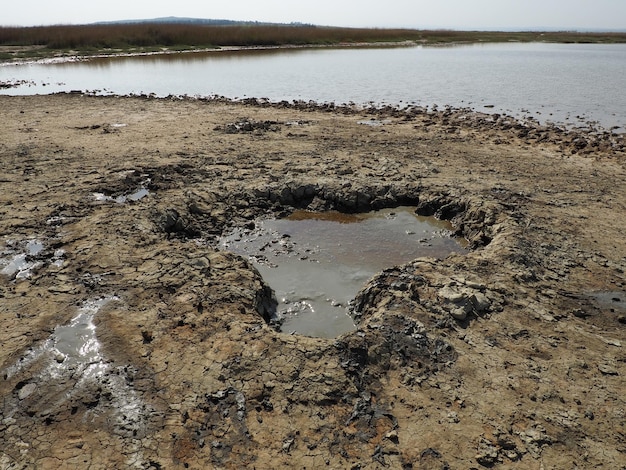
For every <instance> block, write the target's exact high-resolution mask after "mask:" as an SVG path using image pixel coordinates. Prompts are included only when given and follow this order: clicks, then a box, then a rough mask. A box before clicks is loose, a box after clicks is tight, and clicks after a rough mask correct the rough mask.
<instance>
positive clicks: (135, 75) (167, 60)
mask: <svg viewBox="0 0 626 470" xmlns="http://www.w3.org/2000/svg"><path fill="white" fill-rule="evenodd" d="M17 80H26V81H28V82H29V84H27V85H22V86H20V87H17V88H11V89H4V90H0V93H2V94H13V95H21V94H42V93H43V94H48V93H54V92H59V91H71V90H81V91H96V92H97V93H101V94H108V93H114V94H130V93H155V94H156V95H158V96H166V95H169V94H173V95H194V96H195V95H197V96H214V95H219V96H225V97H228V98H244V97H256V98H269V99H270V100H272V101H279V100H289V101H291V100H294V99H299V100H306V101H309V100H314V101H318V102H335V103H337V104H340V103H349V102H354V103H356V104H368V103H372V102H373V103H375V104H391V105H400V106H402V105H406V104H416V105H420V106H432V105H435V104H436V105H438V106H442V105H451V106H455V107H471V108H473V109H476V110H477V111H487V112H505V113H507V114H510V115H513V116H517V117H520V118H523V117H527V116H532V117H534V118H536V119H538V120H540V121H542V122H545V121H553V122H557V123H567V124H569V125H584V124H585V123H586V122H587V121H595V122H598V123H599V124H600V125H601V126H602V127H604V128H607V129H608V128H612V127H616V129H614V130H615V131H618V132H623V131H624V130H625V128H626V93H625V92H624V90H626V45H624V44H615V45H600V44H543V43H530V44H520V43H506V44H484V45H466V46H454V47H421V46H417V47H402V48H345V49H337V48H319V49H288V50H255V51H236V52H225V51H221V52H209V53H185V54H172V55H152V56H144V57H124V58H100V59H94V60H90V61H86V62H73V63H56V64H26V65H4V66H0V81H17ZM491 106H493V107H491Z"/></svg>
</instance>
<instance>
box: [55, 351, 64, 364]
mask: <svg viewBox="0 0 626 470" xmlns="http://www.w3.org/2000/svg"><path fill="white" fill-rule="evenodd" d="M54 360H55V361H57V363H59V364H62V363H63V362H64V361H65V355H64V354H61V353H58V354H57V355H56V356H54Z"/></svg>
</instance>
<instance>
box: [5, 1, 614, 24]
mask: <svg viewBox="0 0 626 470" xmlns="http://www.w3.org/2000/svg"><path fill="white" fill-rule="evenodd" d="M164 16H179V17H192V18H211V19H229V20H251V21H268V22H282V23H291V22H300V23H312V24H317V25H329V26H348V27H381V28H382V27H408V28H418V29H438V28H441V29H465V30H467V29H475V30H493V29H503V30H504V29H517V30H521V29H560V30H588V29H603V30H604V29H609V30H626V0H317V1H312V0H265V1H263V0H222V1H214V0H213V1H211V0H208V1H207V0H176V1H172V0H150V1H132V0H131V1H129V0H107V1H95V2H94V1H89V0H87V1H86V0H28V1H6V2H5V5H3V6H2V8H0V25H2V26H36V25H49V24H86V23H93V22H97V21H114V20H126V19H147V18H158V17H164Z"/></svg>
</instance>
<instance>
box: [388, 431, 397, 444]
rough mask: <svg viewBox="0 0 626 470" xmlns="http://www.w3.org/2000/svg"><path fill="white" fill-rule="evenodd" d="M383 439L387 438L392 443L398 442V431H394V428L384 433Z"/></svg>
mask: <svg viewBox="0 0 626 470" xmlns="http://www.w3.org/2000/svg"><path fill="white" fill-rule="evenodd" d="M385 439H389V440H390V441H391V442H394V443H396V444H397V443H398V431H396V430H395V429H393V430H391V431H389V432H388V433H387V434H385Z"/></svg>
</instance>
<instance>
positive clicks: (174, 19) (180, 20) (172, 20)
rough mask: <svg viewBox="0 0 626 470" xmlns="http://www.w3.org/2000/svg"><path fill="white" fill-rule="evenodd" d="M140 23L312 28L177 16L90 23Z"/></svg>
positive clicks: (299, 24)
mask: <svg viewBox="0 0 626 470" xmlns="http://www.w3.org/2000/svg"><path fill="white" fill-rule="evenodd" d="M142 23H160V24H193V25H210V26H260V25H263V26H277V25H280V26H314V25H312V24H306V23H269V22H260V21H233V20H223V19H208V18H184V17H179V16H165V17H162V18H152V19H141V20H117V21H98V22H97V23H92V24H95V25H109V24H142Z"/></svg>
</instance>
